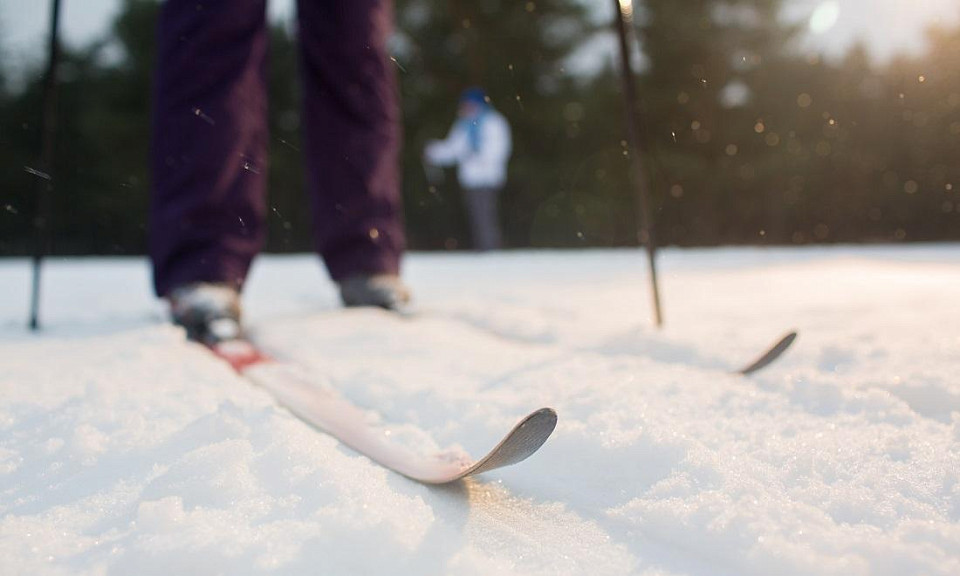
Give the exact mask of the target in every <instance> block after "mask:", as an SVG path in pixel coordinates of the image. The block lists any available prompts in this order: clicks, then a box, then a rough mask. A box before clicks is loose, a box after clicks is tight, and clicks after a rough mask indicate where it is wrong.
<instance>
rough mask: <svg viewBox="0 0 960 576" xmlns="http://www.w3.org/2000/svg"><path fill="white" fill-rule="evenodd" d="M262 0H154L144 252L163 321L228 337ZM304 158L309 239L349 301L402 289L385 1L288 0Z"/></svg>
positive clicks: (252, 173)
mask: <svg viewBox="0 0 960 576" xmlns="http://www.w3.org/2000/svg"><path fill="white" fill-rule="evenodd" d="M266 7H267V0H229V1H228V0H166V2H164V4H163V7H162V12H161V16H160V22H159V29H158V32H157V38H158V62H157V65H156V76H155V94H154V110H153V140H152V173H153V185H152V203H151V214H150V216H151V218H150V255H151V259H152V262H153V272H154V285H155V290H156V293H157V295H158V296H161V297H163V298H166V299H168V300H169V302H170V304H171V312H172V316H173V320H174V322H176V323H178V324H181V325H183V326H184V327H185V328H186V329H187V333H188V335H189V336H190V337H191V338H192V339H195V340H199V341H202V342H205V343H207V344H215V343H217V342H221V341H223V340H230V339H233V338H237V337H239V336H240V298H239V296H240V290H241V288H242V287H243V284H244V280H245V279H246V276H247V272H248V270H249V268H250V264H251V261H252V260H253V258H254V256H255V255H256V254H257V252H258V251H259V250H260V249H261V246H262V244H263V240H264V232H265V216H266V208H267V206H266V182H267V148H268V142H269V135H268V133H267V68H266V60H267V50H268V47H267V43H268V27H267V17H266ZM298 17H299V18H298V19H299V43H300V46H299V47H300V60H301V74H302V78H303V91H304V93H303V110H302V119H303V128H304V141H305V145H304V158H305V164H306V169H307V174H306V178H307V187H308V191H309V193H310V197H311V201H312V209H313V220H314V228H315V232H314V236H315V245H316V250H317V251H318V253H319V254H320V256H321V257H322V258H323V260H324V262H325V264H326V267H327V270H328V271H329V273H330V276H331V277H332V278H333V280H334V281H335V282H337V284H338V286H339V289H340V295H341V298H342V300H343V302H344V304H345V305H347V306H380V307H383V308H387V309H395V308H397V307H399V306H401V305H403V304H404V303H406V302H407V301H408V300H409V293H408V291H407V288H406V287H405V286H404V284H403V283H402V282H401V280H400V278H399V265H400V257H401V254H402V252H403V250H404V244H405V239H404V232H403V226H402V221H401V198H400V181H399V167H398V153H399V145H400V126H399V107H398V98H397V88H396V81H395V78H394V71H393V63H392V62H391V61H390V59H389V55H388V53H387V50H386V41H387V37H388V35H389V34H390V32H391V29H392V20H393V5H392V1H391V0H299V2H298Z"/></svg>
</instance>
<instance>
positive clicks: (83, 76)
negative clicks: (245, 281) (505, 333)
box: [0, 0, 960, 255]
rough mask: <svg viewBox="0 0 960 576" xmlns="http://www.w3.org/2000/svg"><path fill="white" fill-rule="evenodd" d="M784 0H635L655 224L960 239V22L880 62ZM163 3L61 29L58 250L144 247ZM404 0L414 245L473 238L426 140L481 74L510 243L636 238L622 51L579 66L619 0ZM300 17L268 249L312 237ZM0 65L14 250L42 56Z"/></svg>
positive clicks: (445, 123)
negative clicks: (603, 2) (500, 161)
mask: <svg viewBox="0 0 960 576" xmlns="http://www.w3.org/2000/svg"><path fill="white" fill-rule="evenodd" d="M638 2H639V0H638ZM785 4H786V2H784V1H781V0H728V1H724V2H720V1H717V2H709V1H702V0H701V1H694V0H685V1H679V0H643V1H642V3H638V6H637V7H636V14H635V18H634V20H635V22H634V24H635V27H636V30H637V33H638V37H639V39H640V42H641V45H642V56H639V55H637V60H638V66H637V68H638V71H639V76H638V84H639V89H640V94H641V96H642V103H641V108H642V110H641V112H642V115H643V118H644V121H645V134H644V137H645V139H646V147H647V150H648V154H647V156H646V157H645V158H644V159H643V161H644V162H645V164H646V166H647V168H648V173H649V174H650V175H651V179H652V190H653V194H654V198H653V203H654V206H655V215H654V218H655V222H656V233H657V235H658V239H659V242H660V243H661V244H671V245H682V246H691V245H714V244H805V243H822V242H897V241H929V240H958V239H960V29H948V28H942V27H941V28H934V29H931V30H929V32H928V36H929V37H928V44H929V50H928V51H927V52H926V53H925V54H923V55H920V56H909V57H908V56H903V57H899V58H894V59H892V60H890V61H888V62H885V63H883V64H876V63H874V62H872V61H871V59H870V58H869V57H868V54H867V52H866V50H865V49H864V48H863V47H854V48H853V49H851V50H850V51H849V52H848V53H847V54H846V56H845V57H843V58H839V59H836V60H834V59H830V60H824V59H822V58H820V57H818V56H816V55H811V54H810V53H809V51H807V52H804V51H801V50H799V49H797V48H796V46H795V42H794V41H793V40H794V39H795V37H796V35H797V33H798V28H797V27H796V26H793V25H790V24H786V23H784V22H783V21H782V19H781V18H779V17H778V16H779V14H780V13H781V11H782V9H783V7H784V5H785ZM158 6H159V5H158V4H157V3H156V2H155V0H125V2H124V7H123V10H122V11H121V13H120V15H119V16H118V18H117V19H116V21H115V22H114V24H113V27H112V33H111V34H110V35H109V37H105V38H103V39H102V40H101V41H99V42H97V43H94V44H93V45H90V46H86V47H84V48H82V49H78V48H70V47H67V48H66V50H65V53H64V55H63V64H62V67H61V70H60V74H59V82H60V94H59V104H58V110H59V122H60V132H59V139H58V142H57V162H56V166H55V170H54V173H55V175H56V189H55V200H54V208H55V211H54V219H53V226H54V246H53V249H54V251H55V252H56V253H59V254H139V253H143V252H144V250H145V247H146V235H145V227H146V210H147V205H148V194H149V181H150V177H149V173H148V167H147V153H148V142H149V113H148V111H149V107H150V84H151V73H152V63H153V61H154V42H153V34H154V26H155V20H156V17H157V13H158ZM611 12H612V11H611ZM396 16H397V36H396V38H395V39H394V42H393V47H394V48H393V51H394V56H395V59H396V63H397V72H398V75H399V78H400V83H401V97H402V101H403V112H404V121H405V132H406V135H405V149H404V153H403V173H404V197H405V211H406V220H407V228H408V231H409V237H410V245H411V247H412V248H415V249H424V250H430V249H458V248H467V247H469V246H470V239H469V234H468V231H467V225H466V218H465V215H464V214H463V207H462V204H461V201H460V194H459V191H458V190H457V187H456V178H455V177H454V176H453V174H452V173H448V175H447V178H446V180H445V182H444V183H443V184H442V185H438V186H431V185H429V183H428V182H427V180H426V177H425V175H424V171H423V167H422V165H421V162H420V151H421V150H422V147H423V144H424V143H425V142H426V141H427V140H428V139H431V138H437V137H442V136H444V135H445V134H446V132H447V130H448V129H449V126H450V124H451V122H452V121H453V119H454V114H455V110H456V100H457V97H458V95H459V93H460V91H461V90H462V89H463V88H464V87H466V86H470V85H480V86H483V87H485V88H486V89H487V90H488V92H489V93H490V95H491V97H492V100H493V102H494V104H495V105H496V106H497V107H498V108H499V109H500V110H501V111H502V112H503V113H504V115H505V116H506V117H507V118H508V120H509V121H510V122H511V124H512V126H513V134H514V144H515V146H514V148H515V152H514V157H513V161H512V163H511V168H510V182H509V185H508V189H507V190H506V191H505V193H504V196H503V205H502V207H501V215H502V222H503V225H504V229H505V233H506V237H507V242H508V245H509V246H512V247H527V246H532V247H574V246H629V245H635V244H636V242H637V240H636V238H637V236H636V223H635V217H636V211H635V209H634V194H633V190H632V187H631V185H630V183H629V181H628V163H629V158H628V155H627V151H626V142H625V139H626V137H627V131H626V127H625V124H624V107H623V103H622V99H621V94H620V84H619V78H618V77H617V76H616V74H615V70H616V67H615V61H614V60H613V59H612V58H611V59H610V62H609V63H608V65H607V66H606V68H605V69H604V70H602V71H600V73H599V74H596V75H591V76H586V77H585V76H582V75H576V74H572V73H570V72H569V71H568V70H566V69H565V63H567V62H568V61H569V60H568V56H569V55H570V54H571V53H572V51H573V50H575V49H576V48H577V47H578V46H581V45H582V43H583V42H584V41H587V40H588V39H590V38H593V37H595V36H596V35H602V34H610V33H611V30H612V21H611V22H608V23H600V24H598V23H597V22H596V21H595V18H593V17H591V16H590V15H589V14H588V13H587V12H586V11H585V8H584V6H583V4H582V3H580V2H576V1H573V0H551V1H549V2H547V1H523V0H476V1H471V2H458V1H452V0H397V2H396ZM864 17H869V16H868V15H864ZM2 26H3V23H2V22H0V31H2ZM290 30H292V27H286V26H282V25H275V27H274V28H273V29H272V40H273V44H272V56H271V58H272V63H271V72H270V98H271V109H270V110H271V111H270V126H271V130H272V150H271V168H270V200H269V205H270V206H271V207H272V209H271V211H270V234H269V241H268V247H267V248H268V250H270V251H275V252H286V251H305V250H310V249H311V244H310V234H309V227H310V222H309V220H308V217H307V211H306V210H304V209H302V206H304V203H305V201H306V199H305V198H304V193H303V186H302V169H301V159H300V153H299V141H300V133H299V130H300V121H299V95H298V84H299V80H298V75H297V72H298V68H297V67H298V62H297V57H296V39H295V37H294V35H293V34H292V32H290ZM2 61H4V56H3V54H0V62H2ZM3 70H4V69H3V68H0V255H22V254H29V253H30V252H31V250H32V242H33V233H32V221H33V215H34V213H35V197H36V193H37V182H36V178H37V177H36V176H35V175H33V174H31V173H30V172H29V170H28V168H29V167H31V166H35V165H36V161H37V157H38V155H39V147H40V141H39V136H40V131H39V129H38V125H39V118H40V100H41V98H40V92H41V75H42V73H41V72H42V70H41V68H40V67H39V66H38V67H37V69H36V70H35V73H33V74H31V75H30V80H29V81H28V82H27V83H26V84H25V85H23V86H18V87H16V88H13V87H11V84H10V82H9V81H7V80H5V78H4V76H3V74H4V72H3Z"/></svg>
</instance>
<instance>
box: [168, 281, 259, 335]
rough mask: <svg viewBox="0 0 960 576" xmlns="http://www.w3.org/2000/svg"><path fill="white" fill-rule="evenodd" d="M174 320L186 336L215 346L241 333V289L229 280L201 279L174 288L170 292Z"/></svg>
mask: <svg viewBox="0 0 960 576" xmlns="http://www.w3.org/2000/svg"><path fill="white" fill-rule="evenodd" d="M167 300H168V301H169V302H170V315H171V316H172V318H173V322H174V324H177V325H179V326H183V327H184V328H185V329H186V331H187V338H189V339H191V340H194V341H196V342H200V343H202V344H206V345H207V346H214V345H216V344H218V343H221V342H226V341H229V340H236V339H237V338H240V336H241V329H240V293H239V292H238V291H237V289H236V288H233V287H232V286H229V285H227V284H211V283H205V282H198V283H195V284H187V285H185V286H181V287H179V288H176V289H174V290H173V291H171V292H170V294H169V295H168V296H167Z"/></svg>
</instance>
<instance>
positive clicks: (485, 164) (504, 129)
mask: <svg viewBox="0 0 960 576" xmlns="http://www.w3.org/2000/svg"><path fill="white" fill-rule="evenodd" d="M477 121H478V122H480V126H479V128H480V135H479V136H480V138H479V147H478V149H477V150H474V149H473V146H471V144H470V135H469V130H468V129H467V126H466V125H465V124H464V123H463V122H462V121H457V122H456V123H455V124H454V125H453V128H451V129H450V133H449V134H448V135H447V138H446V139H445V140H434V141H432V142H430V143H429V144H427V147H426V150H424V154H425V156H426V158H427V161H428V162H430V163H431V164H437V165H440V166H449V165H451V164H458V170H457V177H458V178H459V180H460V185H461V186H463V187H464V188H499V187H501V186H503V184H504V183H505V182H506V181H507V162H509V160H510V150H511V148H512V146H513V143H512V141H511V138H510V125H509V124H508V123H507V120H506V118H504V117H503V115H502V114H500V113H499V112H497V111H496V110H494V109H492V108H491V109H488V110H487V111H486V112H484V113H483V114H482V115H481V116H480V118H479V119H478V120H477Z"/></svg>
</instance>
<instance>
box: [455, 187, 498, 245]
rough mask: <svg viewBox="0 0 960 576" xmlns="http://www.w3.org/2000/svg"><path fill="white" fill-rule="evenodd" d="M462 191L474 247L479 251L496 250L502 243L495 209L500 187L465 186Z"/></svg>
mask: <svg viewBox="0 0 960 576" xmlns="http://www.w3.org/2000/svg"><path fill="white" fill-rule="evenodd" d="M463 192H464V195H465V196H466V200H467V216H468V217H469V219H470V232H471V235H472V237H473V247H474V249H476V250H479V251H481V252H486V251H488V250H498V249H499V248H500V245H501V244H502V241H501V235H500V215H499V211H498V209H497V206H498V203H497V201H498V200H499V198H500V188H494V187H489V188H466V189H464V191H463Z"/></svg>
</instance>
